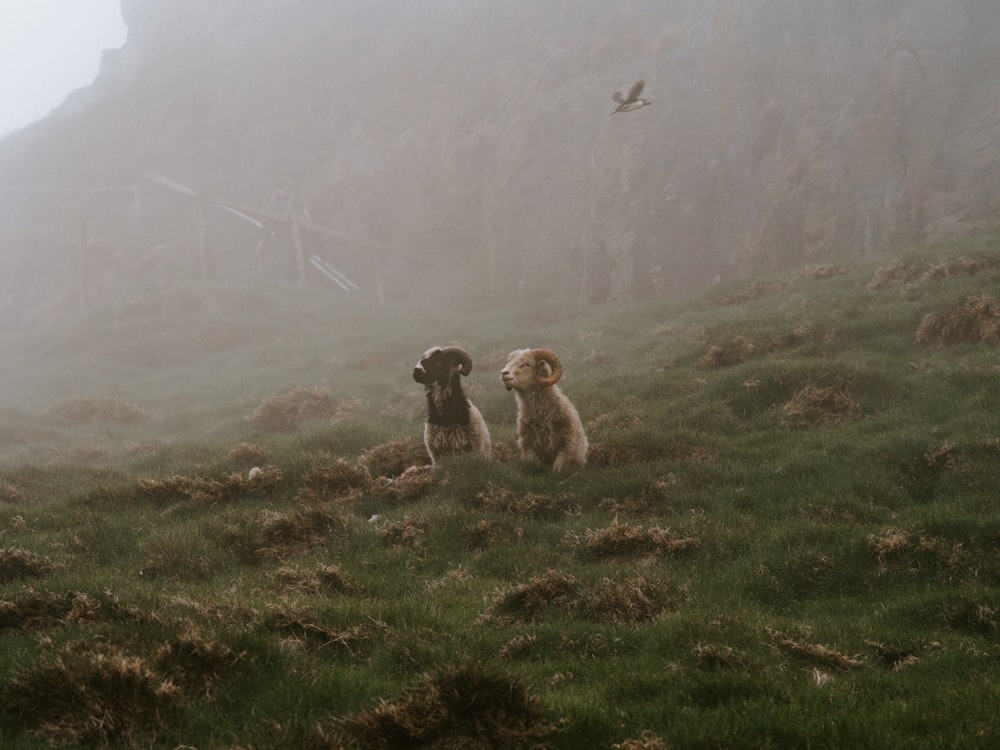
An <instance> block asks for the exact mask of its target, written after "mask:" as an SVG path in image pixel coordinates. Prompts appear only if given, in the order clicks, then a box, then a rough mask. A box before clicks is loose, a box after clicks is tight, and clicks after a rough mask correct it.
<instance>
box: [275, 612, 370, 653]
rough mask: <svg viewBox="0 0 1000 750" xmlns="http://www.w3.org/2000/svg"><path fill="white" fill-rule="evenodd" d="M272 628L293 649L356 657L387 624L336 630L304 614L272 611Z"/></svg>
mask: <svg viewBox="0 0 1000 750" xmlns="http://www.w3.org/2000/svg"><path fill="white" fill-rule="evenodd" d="M274 629H275V630H276V631H278V632H279V633H281V634H282V636H283V637H284V638H285V644H286V645H289V646H292V647H293V648H296V649H308V648H310V647H317V648H321V649H325V650H327V651H330V652H333V653H336V654H338V655H341V656H347V657H355V656H357V655H358V654H359V653H360V652H361V651H362V650H363V649H366V648H368V647H370V646H373V645H374V644H376V643H377V642H378V641H379V640H380V639H382V638H384V636H385V635H386V634H387V633H388V632H389V626H388V625H386V624H385V623H384V622H382V621H381V620H371V621H370V622H369V623H368V624H363V625H352V626H350V627H347V628H342V629H336V628H330V627H327V626H325V625H322V624H320V623H319V622H316V621H315V620H314V619H312V618H310V617H308V616H304V615H298V614H294V613H289V612H280V611H279V612H277V613H276V614H275V617H274Z"/></svg>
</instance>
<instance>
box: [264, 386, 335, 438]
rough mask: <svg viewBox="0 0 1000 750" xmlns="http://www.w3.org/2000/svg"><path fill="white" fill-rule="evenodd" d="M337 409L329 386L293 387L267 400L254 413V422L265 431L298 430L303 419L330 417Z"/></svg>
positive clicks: (286, 431)
mask: <svg viewBox="0 0 1000 750" xmlns="http://www.w3.org/2000/svg"><path fill="white" fill-rule="evenodd" d="M336 412H337V409H336V407H335V405H334V402H333V397H332V396H331V395H330V391H328V390H327V389H326V388H319V387H316V388H293V389H292V390H290V391H286V392H285V393H282V394H279V395H277V396H271V397H269V398H266V399H264V400H263V401H262V402H261V403H260V404H259V405H258V406H257V408H256V409H254V412H253V423H254V426H256V427H257V428H258V429H260V430H263V431H264V432H270V433H281V434H287V433H292V432H295V431H296V430H297V429H298V428H299V426H300V425H301V424H302V423H303V422H307V421H310V420H321V419H322V420H329V419H331V418H332V417H333V416H334V414H335V413H336Z"/></svg>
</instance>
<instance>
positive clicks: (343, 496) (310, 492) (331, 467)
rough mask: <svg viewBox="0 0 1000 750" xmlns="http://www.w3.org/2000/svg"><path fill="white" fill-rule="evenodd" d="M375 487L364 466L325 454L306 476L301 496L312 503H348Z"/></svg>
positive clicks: (303, 499)
mask: <svg viewBox="0 0 1000 750" xmlns="http://www.w3.org/2000/svg"><path fill="white" fill-rule="evenodd" d="M372 487H373V483H372V478H371V475H370V474H369V473H368V470H367V469H366V468H365V467H364V466H359V465H358V464H355V463H353V462H351V461H348V460H347V459H344V458H337V459H334V458H333V457H332V456H329V455H323V456H321V457H320V458H319V459H318V460H316V461H314V462H313V463H312V465H311V466H310V467H309V468H308V469H307V470H306V472H305V474H304V475H303V477H302V488H301V489H300V490H299V494H298V499H299V500H302V501H305V502H309V503H315V502H323V501H334V502H336V503H337V504H339V505H345V506H347V505H351V504H353V503H354V502H355V501H356V500H357V499H358V498H359V497H361V496H362V495H364V494H365V493H366V492H369V491H370V490H371V489H372Z"/></svg>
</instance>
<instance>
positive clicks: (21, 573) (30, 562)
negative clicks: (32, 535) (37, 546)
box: [0, 547, 57, 584]
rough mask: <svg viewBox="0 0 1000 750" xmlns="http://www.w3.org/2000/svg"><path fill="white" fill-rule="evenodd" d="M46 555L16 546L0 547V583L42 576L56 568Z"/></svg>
mask: <svg viewBox="0 0 1000 750" xmlns="http://www.w3.org/2000/svg"><path fill="white" fill-rule="evenodd" d="M56 567H57V566H56V564H55V563H53V562H52V560H50V559H49V558H48V557H44V556H42V555H36V554H35V553H34V552H29V551H28V550H24V549H19V548H17V547H2V548H0V584H3V583H10V582H11V581H17V580H20V579H25V578H44V577H45V576H47V575H48V574H49V573H51V572H52V571H53V570H55V569H56Z"/></svg>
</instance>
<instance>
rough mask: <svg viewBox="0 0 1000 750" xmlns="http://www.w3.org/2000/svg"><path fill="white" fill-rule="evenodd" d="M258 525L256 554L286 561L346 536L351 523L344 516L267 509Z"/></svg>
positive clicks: (321, 511)
mask: <svg viewBox="0 0 1000 750" xmlns="http://www.w3.org/2000/svg"><path fill="white" fill-rule="evenodd" d="M257 525H258V531H257V533H256V535H255V537H254V548H255V552H256V554H257V555H259V556H260V557H262V558H264V559H268V560H283V559H285V558H288V557H292V556H294V555H300V554H303V553H305V552H308V551H309V550H312V549H316V548H318V547H323V546H325V545H327V544H328V543H329V542H330V541H331V540H332V539H334V538H335V537H337V536H339V535H341V534H343V533H344V531H345V530H346V529H347V527H348V526H349V525H350V522H349V521H348V519H347V518H346V517H345V516H343V515H334V514H333V513H329V512H327V511H325V510H321V509H319V508H302V509H300V510H296V511H292V512H291V513H278V512H275V511H270V510H266V511H264V512H263V513H261V515H260V518H259V519H258V521H257Z"/></svg>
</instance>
